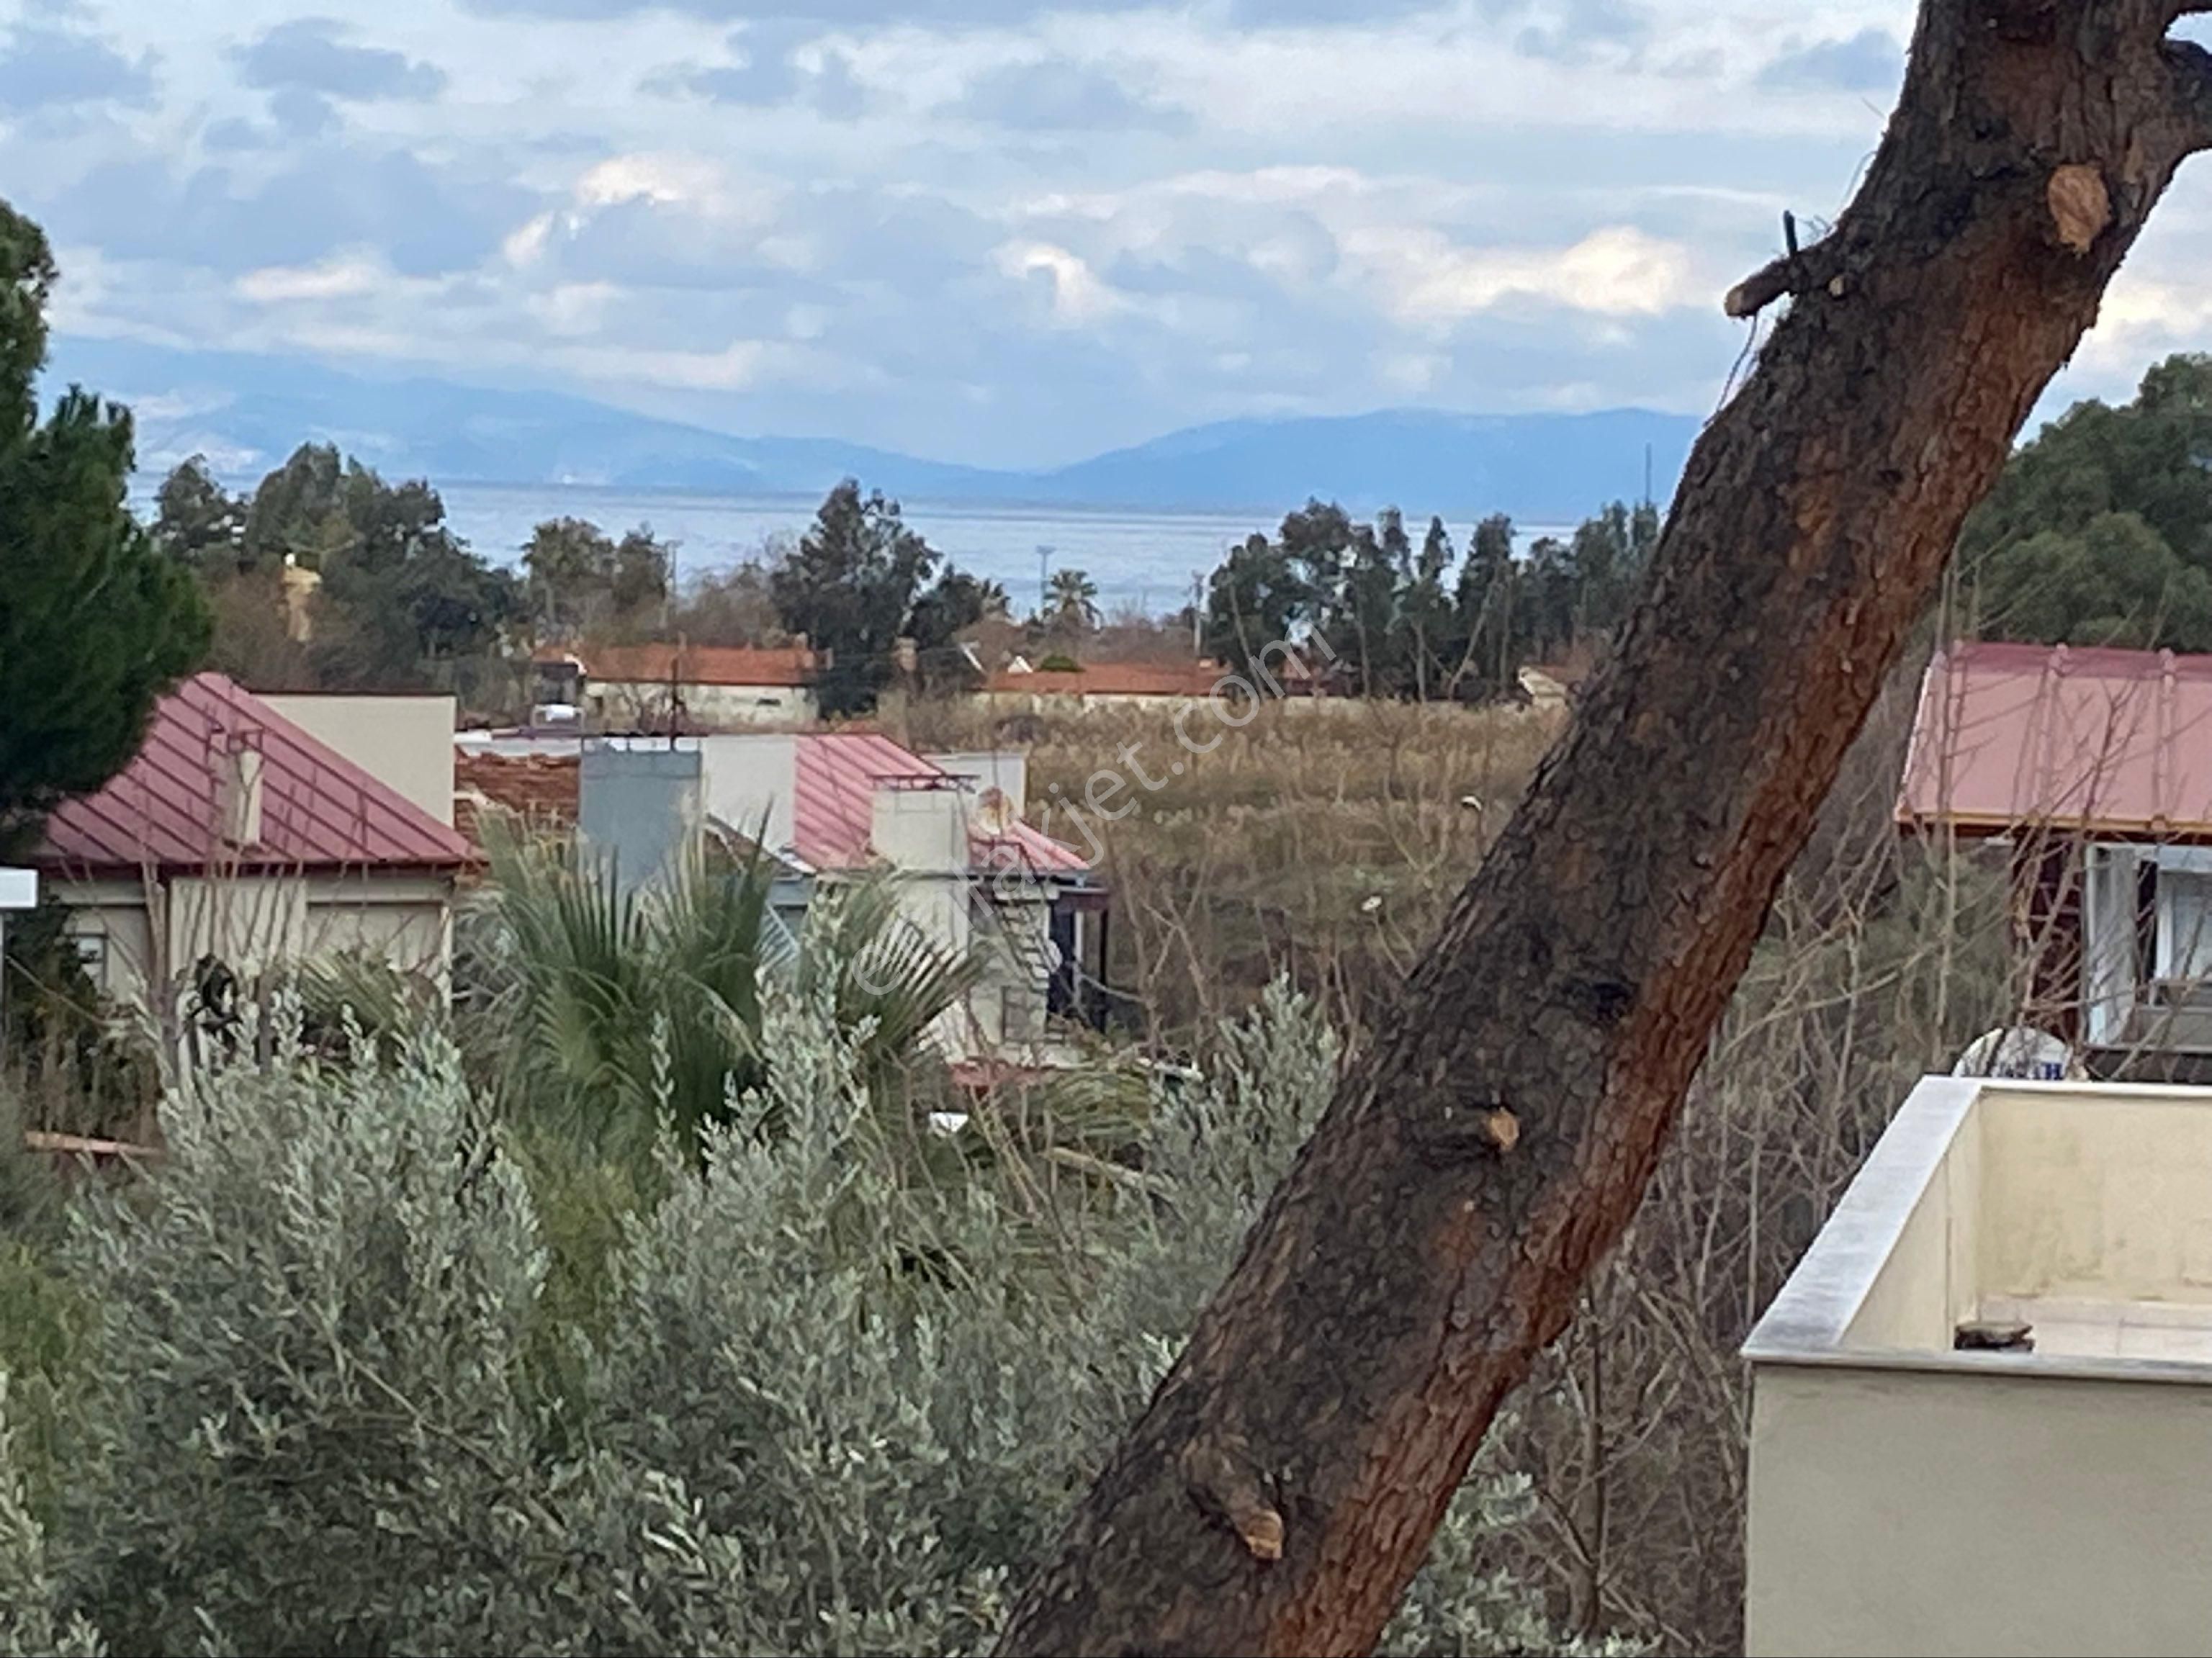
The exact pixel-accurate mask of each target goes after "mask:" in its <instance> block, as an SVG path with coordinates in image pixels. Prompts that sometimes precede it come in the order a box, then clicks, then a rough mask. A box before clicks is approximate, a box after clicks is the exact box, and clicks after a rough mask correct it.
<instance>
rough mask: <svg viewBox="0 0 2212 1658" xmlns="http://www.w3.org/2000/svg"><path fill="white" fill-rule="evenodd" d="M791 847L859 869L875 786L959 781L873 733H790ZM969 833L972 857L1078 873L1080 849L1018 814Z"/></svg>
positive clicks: (820, 865)
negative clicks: (997, 827) (994, 829)
mask: <svg viewBox="0 0 2212 1658" xmlns="http://www.w3.org/2000/svg"><path fill="white" fill-rule="evenodd" d="M794 740H795V741H796V742H797V744H798V750H797V753H796V756H795V757H794V760H793V780H792V811H791V839H792V850H793V852H795V853H797V854H798V855H799V858H800V859H801V860H802V861H804V862H805V863H807V864H810V865H813V867H815V868H816V869H832V870H835V869H860V868H864V867H866V865H867V864H868V863H869V862H870V861H871V858H872V851H871V847H870V845H869V841H870V837H871V835H872V831H873V828H874V823H875V793H876V790H877V788H878V786H884V785H889V786H893V787H908V788H953V789H957V788H958V787H960V786H961V780H960V779H958V778H957V777H955V776H954V775H953V774H951V772H948V771H946V770H945V768H943V767H942V766H939V765H937V764H936V763H934V762H932V761H928V760H925V759H924V758H922V756H920V755H918V754H916V753H915V752H914V751H913V750H910V749H907V748H903V747H902V746H901V745H900V744H896V743H894V742H893V741H891V739H890V738H888V737H885V736H883V735H882V734H880V733H879V732H806V733H805V734H803V735H801V736H799V737H798V738H795V739H794ZM969 823H970V827H969V834H968V850H969V864H970V865H971V867H974V868H978V869H1004V868H1006V867H1007V865H1008V859H1012V861H1013V862H1015V863H1018V865H1020V866H1022V867H1024V868H1026V869H1028V870H1030V871H1031V872H1034V873H1036V874H1040V875H1053V874H1057V875H1078V874H1081V873H1082V872H1085V870H1088V869H1089V868H1090V867H1091V865H1089V864H1088V863H1086V862H1085V860H1084V859H1083V858H1082V857H1081V855H1080V854H1079V853H1076V852H1075V851H1074V850H1073V849H1072V848H1070V847H1064V846H1062V845H1060V842H1059V841H1055V840H1054V839H1053V838H1052V837H1051V836H1050V835H1045V834H1043V833H1042V832H1041V831H1040V830H1037V829H1032V828H1030V825H1028V824H1027V823H1022V822H1020V821H1018V820H1017V821H1015V822H1013V823H1009V824H1008V825H1007V826H1006V828H1005V829H1003V830H1001V831H1000V832H999V833H997V834H995V835H994V834H992V833H989V832H987V831H986V830H983V829H979V828H977V827H975V823H974V819H973V817H972V816H971V817H970V820H969Z"/></svg>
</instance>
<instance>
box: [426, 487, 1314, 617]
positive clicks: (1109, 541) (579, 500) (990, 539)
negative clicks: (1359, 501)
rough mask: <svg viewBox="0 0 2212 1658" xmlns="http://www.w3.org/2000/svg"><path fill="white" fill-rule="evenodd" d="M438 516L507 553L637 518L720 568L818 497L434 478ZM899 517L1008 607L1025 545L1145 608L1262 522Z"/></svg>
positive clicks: (935, 512) (953, 511)
mask: <svg viewBox="0 0 2212 1658" xmlns="http://www.w3.org/2000/svg"><path fill="white" fill-rule="evenodd" d="M438 493H439V494H440V495H441V496H442V497H443V498H444V500H445V502H446V516H447V519H448V520H449V521H450V522H451V523H452V524H453V527H454V529H455V530H456V531H459V533H460V534H462V535H463V536H465V537H467V538H468V540H469V544H471V546H473V547H475V548H476V549H477V550H478V551H479V552H482V553H483V554H484V555H485V556H487V557H490V558H495V559H501V560H503V561H507V562H512V561H513V559H514V558H515V557H516V556H517V555H518V553H519V552H520V549H521V547H522V544H523V543H524V542H526V541H527V540H528V539H529V538H530V531H531V529H532V526H533V525H536V524H538V522H539V521H540V520H541V519H549V518H556V517H561V516H564V515H565V516H568V517H571V518H582V519H590V520H591V521H592V522H593V523H594V524H597V525H599V527H600V528H601V529H603V530H606V531H611V532H614V533H619V532H620V531H623V530H627V529H630V528H633V527H634V526H635V525H640V524H644V525H650V526H651V528H652V530H653V534H655V535H656V536H659V537H661V538H662V539H663V540H666V541H673V542H674V543H676V544H677V562H678V572H679V574H681V575H690V574H696V573H701V572H704V571H708V570H721V569H726V568H729V566H731V565H732V564H733V563H736V562H738V561H739V560H741V559H744V558H748V557H750V556H753V555H755V554H757V553H758V552H759V551H760V550H761V549H762V548H763V546H764V545H766V544H769V543H770V542H772V541H774V540H775V539H776V538H779V537H789V538H792V539H794V540H795V539H796V538H797V537H799V534H800V533H801V532H802V531H805V528H806V526H807V525H808V524H809V523H811V521H812V519H813V517H814V509H815V508H816V507H817V506H819V505H820V504H821V503H820V502H819V501H816V500H813V499H810V498H806V497H799V496H792V497H757V498H756V497H748V496H744V495H681V494H676V493H663V492H660V491H630V490H620V489H589V488H583V487H577V486H571V485H564V484H453V485H441V486H440V488H439V491H438ZM902 515H903V516H904V518H905V519H906V521H907V522H908V523H909V524H911V525H913V526H914V527H915V529H917V530H919V531H921V533H922V534H923V535H925V536H927V537H928V538H929V544H930V545H931V546H933V547H934V548H935V549H937V550H938V551H939V552H940V553H943V554H944V555H945V556H947V557H948V558H950V559H951V561H952V562H954V563H956V564H957V565H959V566H960V567H961V568H963V569H966V570H972V571H974V572H975V574H978V575H983V576H988V577H989V578H990V579H992V580H994V581H997V582H999V583H1000V584H1001V585H1003V586H1005V588H1006V591H1007V592H1009V593H1010V594H1012V596H1013V598H1014V602H1015V603H1016V604H1017V605H1027V604H1030V603H1032V602H1033V601H1034V599H1035V597H1036V592H1037V565H1038V556H1037V550H1038V549H1039V548H1041V547H1042V548H1049V549H1050V550H1051V551H1050V552H1049V554H1048V562H1049V563H1050V565H1051V567H1052V568H1054V569H1058V568H1063V567H1068V568H1076V569H1081V570H1085V571H1088V572H1089V573H1090V575H1091V580H1093V581H1095V582H1097V584H1098V592H1099V602H1100V604H1101V606H1102V607H1103V608H1104V609H1107V610H1111V609H1113V608H1115V606H1117V605H1120V604H1139V605H1142V606H1143V607H1144V608H1145V609H1146V610H1151V611H1164V610H1173V609H1175V608H1176V607H1177V606H1178V605H1180V604H1184V603H1185V602H1187V600H1188V597H1189V593H1190V582H1191V577H1192V576H1193V575H1194V574H1204V573H1206V572H1208V571H1211V570H1212V568H1213V567H1214V566H1215V565H1217V564H1218V563H1219V562H1221V558H1222V555H1223V554H1224V553H1225V551H1226V550H1228V548H1229V547H1230V546H1231V544H1234V543H1236V542H1239V541H1242V540H1243V538H1244V537H1246V536H1247V535H1249V534H1250V533H1251V532H1252V531H1255V530H1259V529H1269V528H1272V527H1273V524H1272V523H1271V522H1270V521H1268V520H1266V519H1262V518H1260V517H1256V516H1253V517H1226V516H1217V515H1213V514H1207V513H1130V512H1114V511H1086V510H1085V509H1083V508H1080V507H1051V508H1037V507H998V506H989V505H985V506H974V505H968V506H963V505H961V504H958V503H957V502H940V501H907V502H904V503H902Z"/></svg>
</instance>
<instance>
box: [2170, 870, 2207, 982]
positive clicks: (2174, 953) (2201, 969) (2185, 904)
mask: <svg viewBox="0 0 2212 1658" xmlns="http://www.w3.org/2000/svg"><path fill="white" fill-rule="evenodd" d="M2158 963H2159V977H2160V978H2161V979H2180V980H2186V981H2192V982H2196V981H2212V873H2207V872H2200V871H2197V870H2176V869H2162V870H2160V872H2159V874H2158Z"/></svg>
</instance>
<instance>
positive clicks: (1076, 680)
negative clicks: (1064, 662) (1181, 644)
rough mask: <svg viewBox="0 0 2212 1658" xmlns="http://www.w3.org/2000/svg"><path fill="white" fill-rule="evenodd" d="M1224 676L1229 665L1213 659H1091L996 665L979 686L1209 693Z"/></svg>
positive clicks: (1030, 691)
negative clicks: (1017, 668)
mask: <svg viewBox="0 0 2212 1658" xmlns="http://www.w3.org/2000/svg"><path fill="white" fill-rule="evenodd" d="M1225 677H1230V670H1228V669H1226V668H1225V667H1222V666H1221V665H1219V664H1218V663H1212V664H1208V663H1203V662H1097V663H1093V664H1092V665H1091V666H1089V667H1087V668H1079V669H1078V670H1076V671H1074V672H1073V673H1070V672H1068V671H1066V669H1062V668H1049V669H1048V668H1036V669H1032V670H1030V671H1029V672H1028V673H1009V672H1007V671H1004V670H1003V669H1002V670H1001V671H999V672H997V673H994V674H993V675H992V676H991V677H990V678H989V679H988V680H987V681H986V682H984V686H983V689H985V690H987V691H993V692H1000V693H1012V694H1016V695H1029V696H1213V695H1218V692H1217V691H1216V689H1215V687H1216V686H1218V684H1219V683H1221V681H1222V680H1223V679H1224V678H1225Z"/></svg>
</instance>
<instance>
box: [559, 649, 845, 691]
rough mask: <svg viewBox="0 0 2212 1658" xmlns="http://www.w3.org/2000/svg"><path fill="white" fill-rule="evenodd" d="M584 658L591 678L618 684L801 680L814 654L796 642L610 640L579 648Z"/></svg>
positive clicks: (789, 682)
mask: <svg viewBox="0 0 2212 1658" xmlns="http://www.w3.org/2000/svg"><path fill="white" fill-rule="evenodd" d="M583 663H584V671H585V673H586V675H588V676H589V677H591V678H592V679H595V680H597V681H599V683H602V684H617V685H665V684H667V683H670V682H671V680H672V681H674V682H675V683H677V684H678V685H804V684H806V683H810V682H811V680H812V678H813V677H814V668H815V661H814V653H813V652H811V651H810V650H806V649H804V648H802V647H798V646H787V647H784V648H782V649H781V650H753V649H749V648H745V647H738V646H733V645H684V646H680V647H679V646H676V645H609V646H606V647H603V648H601V649H598V650H592V651H587V652H586V653H584V655H583Z"/></svg>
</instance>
